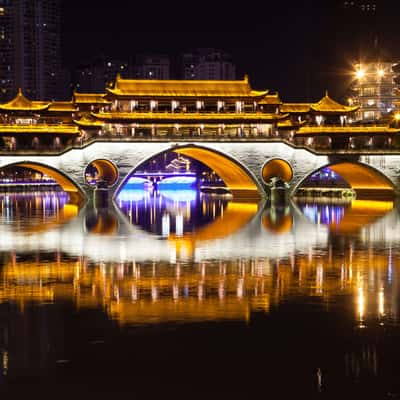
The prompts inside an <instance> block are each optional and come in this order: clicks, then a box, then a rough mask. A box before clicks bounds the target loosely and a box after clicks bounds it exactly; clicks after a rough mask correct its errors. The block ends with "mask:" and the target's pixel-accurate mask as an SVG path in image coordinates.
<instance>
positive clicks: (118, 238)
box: [0, 202, 400, 262]
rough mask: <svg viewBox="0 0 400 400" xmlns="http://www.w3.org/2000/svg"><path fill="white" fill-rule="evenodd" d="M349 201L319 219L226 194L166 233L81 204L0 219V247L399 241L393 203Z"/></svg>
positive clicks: (259, 253) (192, 254)
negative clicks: (26, 218)
mask: <svg viewBox="0 0 400 400" xmlns="http://www.w3.org/2000/svg"><path fill="white" fill-rule="evenodd" d="M356 204H357V206H356V208H354V209H353V210H352V208H351V207H349V208H348V209H345V210H344V216H343V218H342V222H341V223H340V222H339V224H337V223H336V224H324V223H322V222H323V221H319V222H317V223H314V222H312V221H311V220H309V219H307V218H306V217H305V216H304V215H303V214H302V213H301V212H300V210H299V209H298V208H297V207H296V206H292V207H291V208H287V209H283V210H282V209H280V210H279V209H278V210H277V209H275V208H272V209H271V208H267V209H264V208H263V207H262V205H259V206H257V205H254V204H253V205H252V204H251V203H250V204H246V203H243V204H242V203H234V202H232V203H229V204H228V208H227V210H226V212H225V214H224V215H222V216H220V217H219V218H216V220H215V221H214V222H212V223H209V224H207V225H205V226H204V227H203V228H200V229H198V230H197V231H196V230H194V231H193V232H192V233H190V234H189V233H188V234H185V235H183V236H179V237H178V236H174V235H171V236H170V237H169V239H168V240H160V238H159V237H158V236H154V235H153V234H151V233H148V232H146V231H144V230H143V229H141V228H139V227H138V226H135V225H132V224H130V223H129V221H128V220H127V218H126V217H125V216H124V215H122V213H121V212H120V211H119V210H118V209H115V210H114V211H112V212H111V211H110V210H108V211H107V210H105V211H103V212H99V211H95V210H92V211H90V210H88V209H83V210H81V212H80V213H79V215H78V216H77V217H76V218H74V219H70V216H68V217H67V218H66V220H65V223H64V225H60V223H61V222H62V219H61V220H60V219H59V220H58V223H56V224H55V223H54V221H52V220H50V221H49V222H48V224H47V225H46V223H40V224H38V225H37V228H36V229H35V227H34V226H31V227H30V228H29V230H28V231H26V230H25V231H24V229H23V228H20V230H19V231H18V230H17V231H16V230H15V228H13V226H12V225H6V224H3V225H1V226H0V234H1V237H2V240H1V241H0V251H18V252H21V253H22V254H23V253H26V252H27V251H31V250H34V249H39V248H41V249H47V250H48V251H61V252H63V253H65V254H70V255H71V256H86V257H88V258H89V259H93V260H103V261H110V262H111V261H121V260H135V261H137V262H139V261H145V260H149V259H151V260H154V261H177V262H179V261H189V260H194V261H200V260H207V259H209V258H213V257H216V258H219V259H229V258H232V257H239V258H240V257H253V256H255V257H288V256H290V255H292V254H294V253H295V252H299V251H300V252H306V253H308V252H309V251H311V249H314V248H319V247H326V246H327V245H328V243H329V240H330V237H331V236H332V235H335V234H337V233H340V234H344V235H346V234H350V236H351V237H356V238H358V240H361V241H363V240H364V239H363V238H368V240H370V242H371V243H372V244H374V243H377V244H379V243H383V242H385V241H389V242H390V243H392V244H393V245H394V244H395V243H399V242H400V221H399V218H398V214H397V211H396V210H395V209H393V210H391V206H390V205H388V203H386V202H382V204H383V206H382V204H381V202H378V206H379V207H381V208H379V207H378V208H377V207H376V206H375V204H374V202H372V203H368V202H361V203H356ZM390 204H391V203H390ZM390 210H391V211H390ZM58 215H59V216H60V217H62V215H63V214H62V213H59V214H58ZM68 215H69V214H68ZM88 215H90V221H91V222H90V223H89V224H88V223H87V216H88ZM346 215H347V216H346ZM93 218H94V219H93ZM68 221H69V222H68ZM138 243H140V245H138Z"/></svg>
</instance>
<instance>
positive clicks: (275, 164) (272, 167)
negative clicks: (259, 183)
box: [261, 158, 293, 183]
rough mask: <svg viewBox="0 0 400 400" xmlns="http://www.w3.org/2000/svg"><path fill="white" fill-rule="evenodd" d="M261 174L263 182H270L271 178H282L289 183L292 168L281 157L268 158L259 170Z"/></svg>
mask: <svg viewBox="0 0 400 400" xmlns="http://www.w3.org/2000/svg"><path fill="white" fill-rule="evenodd" d="M261 176H262V178H263V181H264V182H265V183H270V182H271V180H272V179H274V178H277V179H282V180H283V181H284V182H285V183H289V182H290V181H291V180H292V179H293V169H292V167H291V165H290V164H289V163H288V162H287V161H285V160H282V159H281V158H274V159H272V160H268V161H267V162H266V163H265V164H264V166H263V168H262V171H261Z"/></svg>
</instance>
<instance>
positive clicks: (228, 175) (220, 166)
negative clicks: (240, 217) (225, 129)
mask: <svg viewBox="0 0 400 400" xmlns="http://www.w3.org/2000/svg"><path fill="white" fill-rule="evenodd" d="M173 151H174V152H175V153H177V154H182V155H186V156H189V157H191V158H193V159H195V160H198V161H200V162H201V163H203V164H204V165H206V166H207V167H209V168H210V169H212V170H213V171H215V173H216V174H217V175H218V176H219V177H220V178H221V179H222V180H223V181H224V182H225V184H226V187H227V188H228V189H229V191H230V192H231V193H232V196H233V198H235V199H243V200H244V199H248V200H259V199H260V198H261V188H259V187H258V185H257V183H256V182H257V181H256V179H255V178H253V177H252V176H251V173H250V172H249V171H247V170H246V169H245V167H244V166H243V165H241V164H239V162H238V161H236V160H234V159H233V158H231V157H229V156H227V155H225V154H222V153H220V152H217V151H215V150H210V149H207V148H204V147H197V146H187V147H179V148H175V149H173Z"/></svg>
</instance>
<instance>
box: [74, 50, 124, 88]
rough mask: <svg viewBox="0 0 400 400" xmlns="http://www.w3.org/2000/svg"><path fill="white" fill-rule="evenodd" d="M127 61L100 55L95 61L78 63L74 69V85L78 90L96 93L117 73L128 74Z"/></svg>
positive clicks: (113, 78) (111, 80) (112, 79)
mask: <svg viewBox="0 0 400 400" xmlns="http://www.w3.org/2000/svg"><path fill="white" fill-rule="evenodd" d="M129 73H130V71H129V63H128V62H127V61H125V60H118V59H115V58H112V57H104V56H103V57H101V58H99V59H97V60H96V61H94V62H92V63H89V64H85V65H80V66H78V67H77V68H76V70H75V71H74V78H73V80H74V86H75V88H76V89H77V90H78V91H80V92H89V93H96V92H101V91H103V90H104V87H105V86H107V85H108V84H109V83H110V82H113V81H114V80H115V77H116V76H117V74H119V75H121V76H122V77H124V76H129Z"/></svg>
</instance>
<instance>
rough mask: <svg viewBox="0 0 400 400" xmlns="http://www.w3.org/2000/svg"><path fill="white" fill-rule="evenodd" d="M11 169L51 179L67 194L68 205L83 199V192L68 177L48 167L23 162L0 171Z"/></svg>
mask: <svg viewBox="0 0 400 400" xmlns="http://www.w3.org/2000/svg"><path fill="white" fill-rule="evenodd" d="M12 168H22V169H27V170H32V171H34V172H36V173H39V174H41V175H42V176H46V177H49V178H51V179H52V180H53V181H54V182H56V183H57V184H58V185H59V186H60V187H61V189H62V190H63V191H64V192H66V193H67V194H68V197H69V203H73V204H81V203H82V202H83V200H84V198H85V195H84V192H83V191H82V190H81V189H80V188H79V186H78V184H77V183H75V182H74V181H73V180H72V179H71V178H70V177H68V176H67V175H66V174H64V173H63V172H61V171H59V170H57V169H55V168H53V167H50V166H48V165H45V164H40V163H37V162H30V161H23V162H18V163H13V164H8V165H5V166H3V167H1V168H0V170H1V171H4V170H6V169H12Z"/></svg>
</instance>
